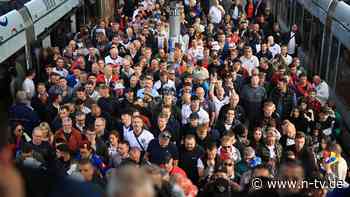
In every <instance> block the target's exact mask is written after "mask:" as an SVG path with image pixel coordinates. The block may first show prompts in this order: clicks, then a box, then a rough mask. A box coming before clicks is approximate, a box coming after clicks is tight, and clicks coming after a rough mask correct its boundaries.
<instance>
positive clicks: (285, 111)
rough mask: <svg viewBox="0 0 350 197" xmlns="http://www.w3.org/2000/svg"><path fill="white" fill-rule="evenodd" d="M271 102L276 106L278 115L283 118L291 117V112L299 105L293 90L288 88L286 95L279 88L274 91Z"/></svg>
mask: <svg viewBox="0 0 350 197" xmlns="http://www.w3.org/2000/svg"><path fill="white" fill-rule="evenodd" d="M270 100H272V101H273V103H274V104H275V105H276V113H278V114H280V115H281V118H287V117H289V115H290V112H291V111H292V109H293V108H294V107H295V106H296V105H297V99H296V94H295V92H294V90H293V89H291V88H288V89H287V92H285V93H283V92H281V91H280V90H279V89H278V88H275V89H273V90H272V91H271V94H270Z"/></svg>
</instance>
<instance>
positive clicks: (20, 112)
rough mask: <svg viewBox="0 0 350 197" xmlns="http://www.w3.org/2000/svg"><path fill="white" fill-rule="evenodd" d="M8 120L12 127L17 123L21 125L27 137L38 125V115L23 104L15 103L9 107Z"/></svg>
mask: <svg viewBox="0 0 350 197" xmlns="http://www.w3.org/2000/svg"><path fill="white" fill-rule="evenodd" d="M9 120H10V124H11V125H12V126H14V125H15V124H16V123H17V122H19V123H21V124H22V125H23V127H24V130H25V131H27V133H28V134H29V135H31V133H32V131H33V129H34V127H36V126H38V125H39V123H40V119H39V116H38V114H37V113H36V112H35V111H34V110H33V109H32V108H31V107H29V106H28V105H26V104H24V103H16V104H15V105H13V106H11V107H10V110H9Z"/></svg>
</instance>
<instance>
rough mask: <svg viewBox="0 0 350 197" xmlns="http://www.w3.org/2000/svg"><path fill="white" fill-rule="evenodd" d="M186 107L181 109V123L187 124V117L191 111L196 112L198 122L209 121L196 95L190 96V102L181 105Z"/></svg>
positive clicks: (205, 122) (204, 122)
mask: <svg viewBox="0 0 350 197" xmlns="http://www.w3.org/2000/svg"><path fill="white" fill-rule="evenodd" d="M183 107H185V108H186V109H182V110H181V116H182V123H183V124H187V123H188V122H189V117H190V115H191V114H192V113H194V112H195V113H197V114H198V116H199V117H198V118H199V120H198V122H199V124H207V123H209V121H210V120H209V114H208V112H206V111H205V110H204V109H203V108H202V107H200V99H199V97H198V96H192V97H191V104H190V105H185V106H183Z"/></svg>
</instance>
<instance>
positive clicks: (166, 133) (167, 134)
mask: <svg viewBox="0 0 350 197" xmlns="http://www.w3.org/2000/svg"><path fill="white" fill-rule="evenodd" d="M159 138H162V139H165V138H167V139H170V138H171V133H170V132H169V131H167V130H166V131H163V132H161V133H160V134H159Z"/></svg>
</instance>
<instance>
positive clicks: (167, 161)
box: [160, 153, 187, 177]
mask: <svg viewBox="0 0 350 197" xmlns="http://www.w3.org/2000/svg"><path fill="white" fill-rule="evenodd" d="M160 167H161V168H164V169H165V170H166V171H168V172H169V175H177V174H180V175H182V176H184V177H187V174H186V172H185V171H184V170H183V169H181V168H180V167H178V166H176V165H175V163H174V160H173V158H172V155H171V154H170V153H169V154H167V155H166V156H165V157H164V160H163V161H161V164H160Z"/></svg>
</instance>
